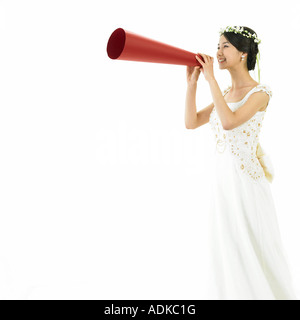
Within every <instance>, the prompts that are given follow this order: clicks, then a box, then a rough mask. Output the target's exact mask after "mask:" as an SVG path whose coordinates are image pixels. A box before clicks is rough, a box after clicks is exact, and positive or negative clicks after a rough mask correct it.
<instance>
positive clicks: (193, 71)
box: [186, 58, 201, 84]
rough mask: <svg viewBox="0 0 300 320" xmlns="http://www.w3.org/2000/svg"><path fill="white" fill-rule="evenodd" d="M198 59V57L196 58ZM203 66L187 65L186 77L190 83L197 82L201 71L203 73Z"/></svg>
mask: <svg viewBox="0 0 300 320" xmlns="http://www.w3.org/2000/svg"><path fill="white" fill-rule="evenodd" d="M195 59H196V58H195ZM200 69H201V66H195V67H191V66H187V68H186V78H187V83H188V84H194V83H197V81H198V79H199V76H200V73H201V70H200Z"/></svg>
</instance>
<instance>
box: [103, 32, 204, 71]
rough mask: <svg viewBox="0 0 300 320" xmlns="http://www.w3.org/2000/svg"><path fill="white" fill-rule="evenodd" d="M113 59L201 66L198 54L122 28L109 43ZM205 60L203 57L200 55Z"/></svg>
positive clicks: (108, 49)
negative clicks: (197, 57)
mask: <svg viewBox="0 0 300 320" xmlns="http://www.w3.org/2000/svg"><path fill="white" fill-rule="evenodd" d="M107 54H108V56H109V57H110V58H111V59H117V60H130V61H141V62H153V63H165V64H176V65H185V66H199V65H200V63H199V62H198V61H197V59H196V58H195V56H196V54H195V53H192V52H189V51H186V50H182V49H179V48H176V47H173V46H170V45H168V44H164V43H162V42H159V41H156V40H152V39H149V38H145V37H143V36H140V35H137V34H135V33H133V32H130V31H126V30H124V29H122V28H119V29H117V30H115V31H114V32H113V33H112V35H111V36H110V38H109V40H108V44H107ZM198 56H199V57H200V59H201V60H202V61H203V58H202V57H201V56H200V55H198Z"/></svg>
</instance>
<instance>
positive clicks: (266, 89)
mask: <svg viewBox="0 0 300 320" xmlns="http://www.w3.org/2000/svg"><path fill="white" fill-rule="evenodd" d="M253 91H254V92H259V91H262V92H266V93H267V94H268V95H269V96H270V97H272V96H273V92H272V89H271V87H270V86H269V85H267V84H266V83H260V84H259V85H257V86H256V87H255V88H253Z"/></svg>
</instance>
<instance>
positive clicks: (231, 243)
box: [209, 84, 297, 300]
mask: <svg viewBox="0 0 300 320" xmlns="http://www.w3.org/2000/svg"><path fill="white" fill-rule="evenodd" d="M230 88H231V87H229V88H227V89H226V90H225V91H224V92H223V96H225V95H226V93H227V92H228V91H229V90H230ZM258 91H263V92H266V93H267V94H268V95H269V97H270V98H271V97H272V91H271V89H270V88H269V87H268V86H267V85H262V84H260V85H258V86H257V87H255V88H253V89H252V90H251V91H249V92H248V94H247V95H246V96H245V97H244V99H243V100H241V101H239V102H236V103H227V104H228V106H229V108H230V109H231V110H232V111H236V110H237V109H238V108H240V107H241V106H242V105H243V104H244V103H245V102H246V101H247V99H248V98H249V96H250V95H251V94H253V93H255V92H258ZM265 112H266V110H264V111H258V112H257V113H256V114H255V115H254V116H253V117H252V118H251V119H250V120H248V121H247V122H245V123H243V124H242V125H240V126H239V127H237V128H234V129H233V130H224V129H223V127H222V124H221V121H220V118H219V116H218V114H217V111H216V109H215V108H214V109H213V110H212V112H211V115H210V119H209V123H210V125H211V128H212V131H213V135H214V138H215V142H216V149H215V157H214V164H213V168H214V170H213V171H214V172H212V177H213V180H212V183H211V202H210V216H209V219H210V232H209V235H210V239H209V240H210V241H209V244H210V250H209V252H210V258H211V260H210V263H211V268H210V271H211V277H210V279H211V282H210V291H209V292H210V294H211V295H212V296H211V298H212V299H214V300H218V299H219V300H297V298H296V296H295V293H294V288H293V283H292V279H291V275H290V271H289V266H288V264H287V259H286V254H285V252H284V249H283V246H282V242H281V235H280V230H279V226H278V221H277V217H276V209H275V205H274V201H273V197H272V193H271V189H270V182H271V181H272V178H273V174H274V173H273V168H272V165H271V164H270V163H269V164H267V165H266V163H267V161H266V163H264V160H263V157H262V158H259V156H258V155H259V153H260V155H264V154H263V152H261V150H262V149H261V146H260V144H259V133H260V129H261V127H262V122H263V119H264V116H265Z"/></svg>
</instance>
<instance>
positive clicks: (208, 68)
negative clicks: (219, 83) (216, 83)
mask: <svg viewBox="0 0 300 320" xmlns="http://www.w3.org/2000/svg"><path fill="white" fill-rule="evenodd" d="M198 54H199V55H200V56H202V58H203V59H204V62H203V61H202V60H201V59H200V58H199V57H198V56H196V59H197V60H198V61H199V63H200V64H201V66H202V67H201V69H200V70H201V71H202V72H203V74H204V77H205V80H206V81H210V80H214V79H215V75H214V58H213V57H211V56H208V55H206V54H203V53H198Z"/></svg>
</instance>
